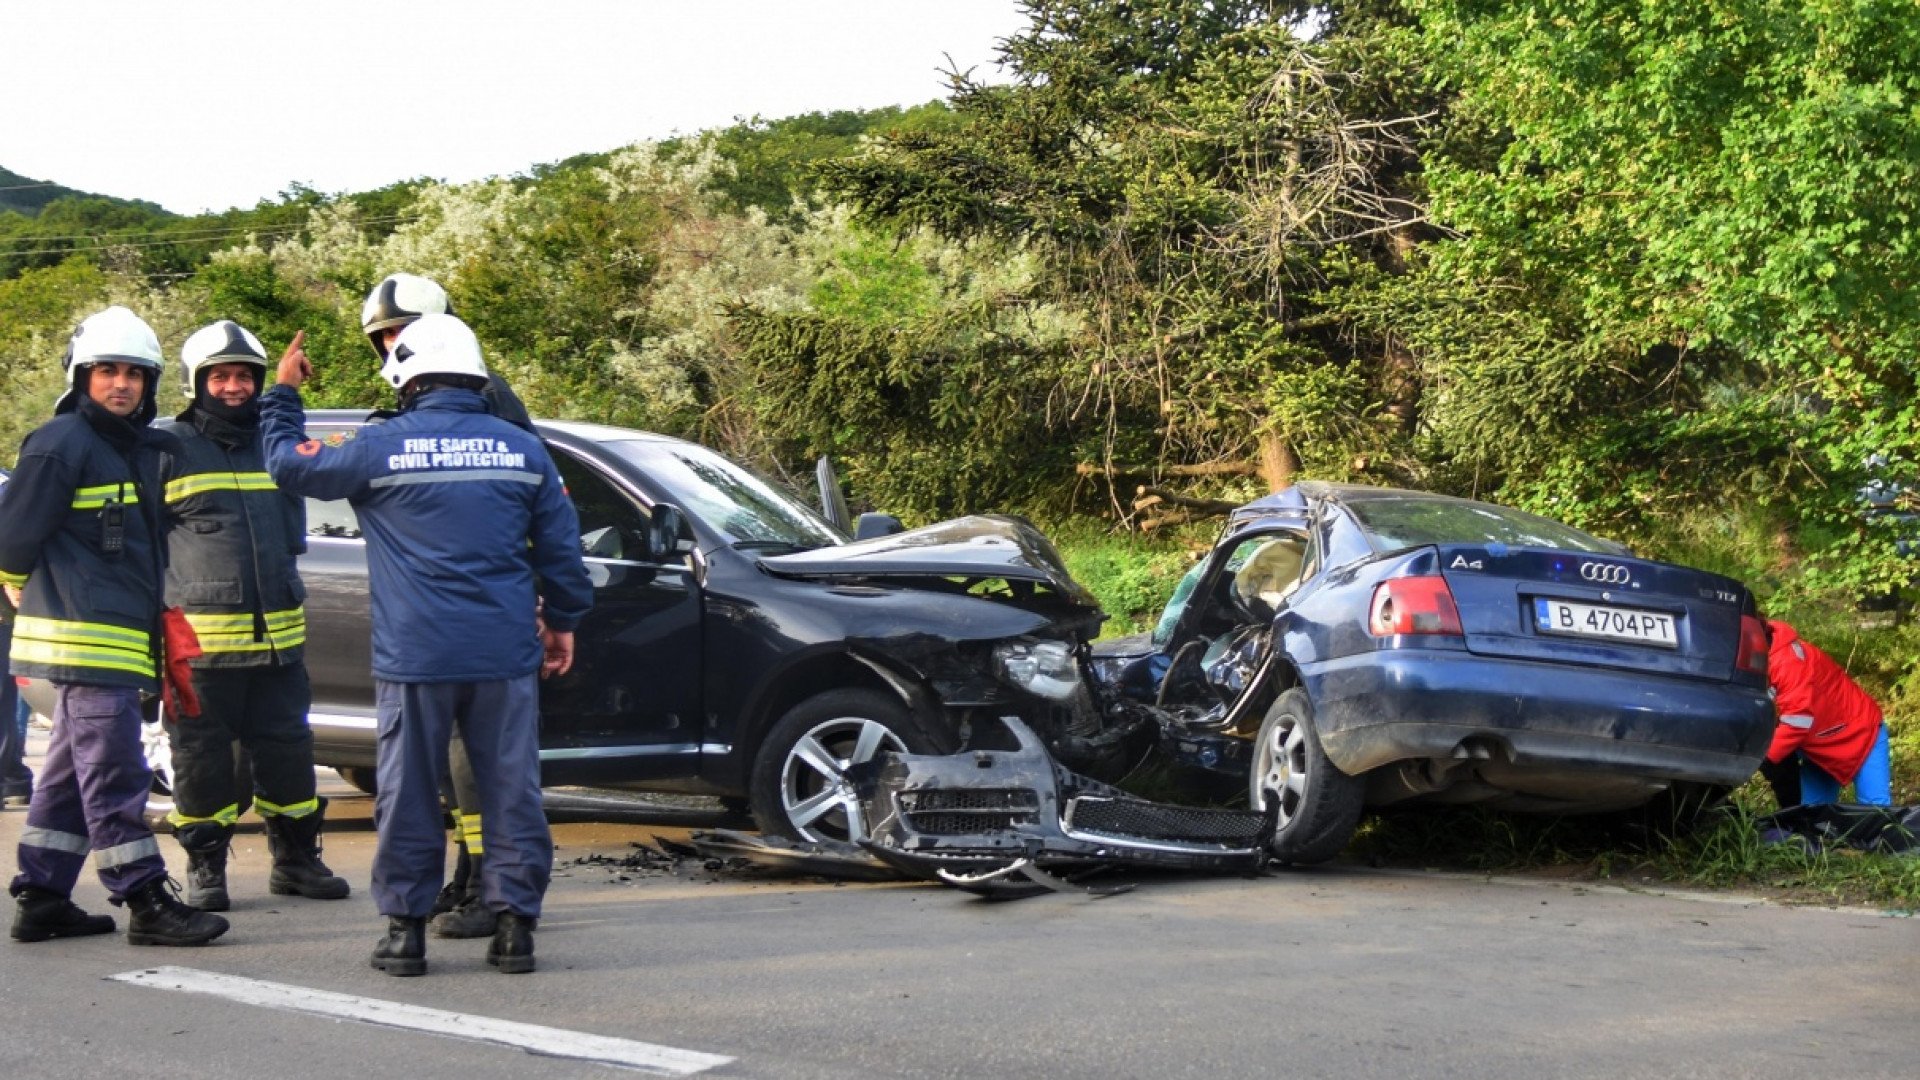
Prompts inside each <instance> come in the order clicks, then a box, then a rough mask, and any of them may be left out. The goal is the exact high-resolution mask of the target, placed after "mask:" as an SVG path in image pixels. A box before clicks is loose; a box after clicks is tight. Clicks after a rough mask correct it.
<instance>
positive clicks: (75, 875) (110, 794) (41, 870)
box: [10, 683, 167, 902]
mask: <svg viewBox="0 0 1920 1080" xmlns="http://www.w3.org/2000/svg"><path fill="white" fill-rule="evenodd" d="M54 690H55V692H57V693H58V695H59V698H58V704H56V705H55V706H54V711H53V740H52V742H51V743H50V744H49V745H48V747H47V760H46V766H45V768H43V769H42V770H41V771H40V787H39V790H37V791H35V792H34V793H33V805H32V807H30V808H29V809H28V811H27V827H26V828H25V829H22V830H21V832H20V847H19V865H20V874H19V876H18V877H15V878H14V879H13V887H12V889H11V890H10V891H11V892H12V893H13V894H14V895H15V896H18V895H20V890H22V889H23V888H25V887H27V886H29V885H33V886H37V887H39V888H42V889H46V890H47V891H49V892H54V893H58V894H60V895H61V896H68V895H71V894H72V892H73V886H74V883H75V882H76V881H78V880H79V879H80V869H81V867H82V866H83V865H85V863H86V857H87V852H88V851H92V852H93V861H94V868H95V869H96V870H97V871H98V872H99V874H100V883H101V884H102V885H105V886H106V887H107V892H108V893H110V894H111V895H112V897H113V899H114V901H115V902H118V901H120V900H123V899H125V898H126V895H127V894H128V893H130V892H133V891H134V890H136V889H138V888H140V887H141V886H142V885H145V884H147V883H148V882H150V881H153V880H154V879H156V878H163V877H166V876H167V864H166V862H165V860H163V859H162V858H161V857H160V845H159V844H158V843H156V842H155V841H154V838H153V830H152V829H149V828H147V820H146V816H145V815H146V808H147V792H148V791H149V789H150V788H151V787H152V786H153V774H152V773H151V772H149V771H148V770H147V760H146V757H145V755H144V754H143V753H142V752H141V748H140V692H139V691H138V690H135V689H132V688H131V687H119V686H76V685H70V684H62V683H55V684H54Z"/></svg>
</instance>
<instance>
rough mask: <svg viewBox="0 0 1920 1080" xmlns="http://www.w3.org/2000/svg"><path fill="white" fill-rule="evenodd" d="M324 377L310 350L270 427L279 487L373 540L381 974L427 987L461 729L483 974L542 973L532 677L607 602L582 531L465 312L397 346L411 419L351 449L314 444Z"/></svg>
mask: <svg viewBox="0 0 1920 1080" xmlns="http://www.w3.org/2000/svg"><path fill="white" fill-rule="evenodd" d="M310 374H311V368H310V367H309V366H308V364H307V360H306V357H305V355H304V354H303V353H301V351H300V349H299V339H298V338H296V339H295V344H294V346H292V347H290V348H289V349H288V351H287V354H286V355H285V356H283V357H282V358H281V360H280V367H279V370H278V372H277V381H278V384H279V385H277V386H275V387H274V388H273V389H271V390H269V391H267V393H266V395H265V396H264V398H263V399H262V402H261V427H262V433H263V436H264V438H265V442H266V447H267V468H268V470H269V471H270V472H271V473H272V474H273V478H274V481H275V482H276V483H278V484H279V485H280V488H281V490H283V491H287V492H289V493H292V494H298V495H309V496H312V497H314V498H320V499H346V500H348V501H349V502H351V503H352V504H353V506H354V509H355V511H356V512H357V514H358V516H359V519H360V523H361V527H362V528H363V529H364V530H365V532H366V537H367V564H368V576H369V579H370V586H371V592H372V595H373V669H374V670H373V674H374V678H375V695H376V704H377V707H378V714H379V716H378V723H379V763H378V766H377V771H376V776H377V779H378V788H379V794H378V795H376V796H375V800H374V823H375V827H376V829H377V830H378V833H379V846H378V849H377V851H376V853H375V856H374V866H373V896H374V901H375V902H376V903H377V904H378V906H379V909H380V911H381V913H382V914H384V915H386V916H387V917H388V926H387V935H386V937H385V938H383V939H382V940H381V941H380V943H379V944H378V945H377V946H376V947H375V948H374V952H373V957H372V964H373V966H374V967H375V968H377V969H379V970H381V971H385V972H387V973H388V974H390V975H423V974H425V973H426V970H427V960H426V920H427V916H428V914H429V913H430V912H431V911H432V910H433V902H434V896H435V894H436V892H438V890H439V889H440V886H441V877H442V871H443V868H444V863H445V850H444V843H443V841H442V838H441V832H440V828H439V824H438V822H439V802H440V794H439V790H440V789H439V782H440V777H441V776H442V774H443V773H444V772H445V769H446V754H447V742H448V736H449V734H450V732H452V731H453V730H454V729H456V728H457V729H458V730H459V731H460V733H461V736H462V738H463V740H464V741H465V743H466V747H467V753H468V757H469V759H470V760H471V762H472V765H473V772H474V778H475V780H476V781H477V786H478V788H479V792H480V801H481V806H482V830H483V832H484V834H485V837H486V851H487V858H486V863H485V865H484V867H483V872H482V874H481V879H482V881H481V887H482V892H483V895H484V897H485V902H486V905H487V907H488V908H489V909H490V910H492V911H493V912H495V913H496V915H497V917H498V919H497V927H496V929H495V931H494V934H493V940H492V942H491V944H490V945H489V946H488V949H487V961H488V963H490V964H493V965H494V966H496V967H498V968H499V969H500V970H501V971H502V972H506V973H509V974H513V973H519V972H527V971H532V970H533V969H534V953H533V930H534V927H535V925H536V923H537V921H538V919H539V916H540V905H541V901H542V899H543V897H544V895H545V892H546V887H547V882H548V879H549V877H550V876H551V874H552V870H553V849H552V838H551V835H550V834H549V832H548V830H547V822H546V817H545V815H544V814H543V813H542V811H541V808H540V749H539V719H538V704H539V691H538V687H539V683H538V677H545V676H548V675H554V674H562V673H565V672H566V671H567V669H568V668H570V667H571V666H572V663H573V630H574V627H575V626H577V625H578V624H579V621H580V618H581V616H582V615H584V614H585V613H586V610H587V608H588V607H589V606H590V605H591V604H592V602H593V590H592V586H591V583H590V582H589V581H588V578H587V572H586V565H585V564H584V563H583V562H582V560H581V557H580V533H579V519H578V517H577V516H576V515H575V513H574V509H573V504H572V503H571V502H569V501H568V498H567V494H566V491H565V488H564V487H563V486H562V484H561V481H560V475H559V473H558V471H557V470H556V469H555V468H554V465H553V460H552V459H551V458H550V457H548V455H547V451H546V448H545V446H544V445H543V444H542V443H541V442H540V439H539V438H538V437H537V436H535V435H533V434H531V433H529V432H526V431H523V430H521V429H519V428H517V427H515V426H514V425H512V424H509V423H507V422H506V421H504V420H502V419H500V418H499V417H497V416H494V415H492V413H491V410H490V408H489V407H488V405H487V403H486V400H485V399H484V398H483V397H482V396H481V390H482V388H484V387H485V385H486V379H487V369H486V364H485V363H484V362H483V361H482V359H481V356H480V346H479V343H478V342H477V341H476V340H475V339H474V336H473V331H471V330H469V329H467V327H466V325H465V324H464V323H462V322H461V321H460V320H458V319H456V318H454V317H453V316H451V315H425V316H422V317H421V318H419V319H418V320H416V321H415V322H414V323H413V324H412V325H410V326H408V327H407V328H406V329H405V330H403V331H402V332H401V333H400V335H399V337H398V339H397V340H396V341H395V342H394V345H393V349H392V351H391V352H390V353H389V354H388V356H387V360H386V363H385V364H383V365H382V367H381V369H380V374H381V377H382V379H383V380H385V381H386V382H387V383H388V384H390V385H391V386H393V387H394V388H395V389H396V390H398V391H399V395H400V414H399V415H398V416H396V417H394V418H393V419H392V420H389V421H388V422H386V423H384V424H379V425H374V426H370V427H367V428H365V429H363V430H362V431H361V432H360V433H359V434H358V436H357V437H355V438H354V439H351V440H349V441H347V442H344V443H342V444H340V445H337V446H336V445H328V444H323V443H321V442H319V441H315V440H307V439H306V438H305V434H304V428H305V412H304V409H303V407H302V405H301V401H300V393H299V387H300V385H301V384H302V383H303V382H305V381H306V379H307V378H308V377H309V376H310ZM536 597H537V598H538V599H539V600H540V601H544V612H545V620H546V621H545V624H544V625H542V624H541V623H540V622H539V621H538V620H536V618H535V615H534V612H535V610H536V602H537V601H536ZM403 717H404V721H403V719H402V718H403Z"/></svg>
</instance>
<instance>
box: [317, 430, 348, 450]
mask: <svg viewBox="0 0 1920 1080" xmlns="http://www.w3.org/2000/svg"><path fill="white" fill-rule="evenodd" d="M355 434H356V433H355V432H352V431H335V432H332V433H331V434H329V435H328V436H327V437H326V438H325V439H324V440H322V441H324V442H325V443H326V444H327V445H328V446H345V445H347V443H349V442H351V441H353V437H354V435H355Z"/></svg>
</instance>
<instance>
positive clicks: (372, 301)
mask: <svg viewBox="0 0 1920 1080" xmlns="http://www.w3.org/2000/svg"><path fill="white" fill-rule="evenodd" d="M453 313H454V312H453V301H452V300H451V299H449V298H448V297H447V290H445V289H443V288H441V287H440V283H439V282H437V281H434V280H433V279H432V278H424V277H421V276H420V275H418V274H390V275H388V276H387V277H386V278H384V279H383V280H382V281H381V282H380V284H378V285H375V286H374V287H373V291H372V292H370V293H368V294H367V302H366V303H364V304H362V305H360V329H361V330H363V331H365V332H366V335H367V341H368V343H370V344H371V345H372V346H373V351H374V352H375V353H376V354H378V355H379V357H380V358H381V359H382V360H385V359H386V358H387V354H388V353H389V352H391V351H392V349H393V342H394V340H395V339H396V338H398V337H399V336H400V332H401V331H402V330H405V329H406V328H407V327H409V326H411V325H413V321H414V320H415V319H418V318H420V317H421V316H423V315H452V314H453ZM484 393H485V395H486V399H487V404H488V405H491V406H492V407H493V412H494V415H496V416H498V417H500V418H501V419H503V420H506V421H507V422H508V423H511V424H515V425H517V426H519V427H523V428H526V429H527V430H528V431H532V430H533V418H532V417H531V416H530V415H529V414H528V413H527V407H526V406H525V405H524V404H522V403H521V401H520V397H519V395H517V394H515V393H514V392H513V387H511V386H508V385H507V382H506V380H505V379H502V378H501V377H500V376H498V375H495V374H491V373H489V374H488V376H487V388H486V390H485V391H484Z"/></svg>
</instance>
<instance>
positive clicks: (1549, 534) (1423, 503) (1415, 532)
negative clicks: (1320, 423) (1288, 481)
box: [1346, 498, 1622, 554]
mask: <svg viewBox="0 0 1920 1080" xmlns="http://www.w3.org/2000/svg"><path fill="white" fill-rule="evenodd" d="M1346 506H1347V509H1348V510H1349V511H1351V512H1352V514H1353V516H1354V517H1355V518H1356V519H1358V520H1359V522H1360V525H1361V527H1362V528H1364V529H1365V530H1366V531H1367V538H1368V539H1369V540H1370V541H1372V543H1373V546H1374V549H1375V550H1377V551H1398V550H1400V549H1401V548H1410V547H1421V546H1424V545H1426V544H1509V545H1512V546H1513V547H1533V548H1565V549H1568V550H1572V551H1593V552H1604V553H1609V554H1618V553H1619V552H1620V551H1621V550H1622V549H1621V547H1620V545H1618V544H1615V543H1613V542H1612V541H1610V540H1602V539H1600V538H1599V537H1597V536H1590V535H1588V534H1587V533H1583V532H1581V531H1580V530H1579V529H1576V528H1573V527H1572V526H1570V525H1562V524H1560V523H1559V522H1557V521H1552V520H1549V519H1547V518H1543V517H1535V516H1534V515H1532V514H1528V513H1523V512H1521V511H1519V510H1510V509H1508V508H1506V507H1504V506H1493V505H1490V504H1488V503H1480V502H1470V501H1468V500H1466V499H1447V498H1404V499H1352V500H1349V501H1348V502H1347V504H1346Z"/></svg>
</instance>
